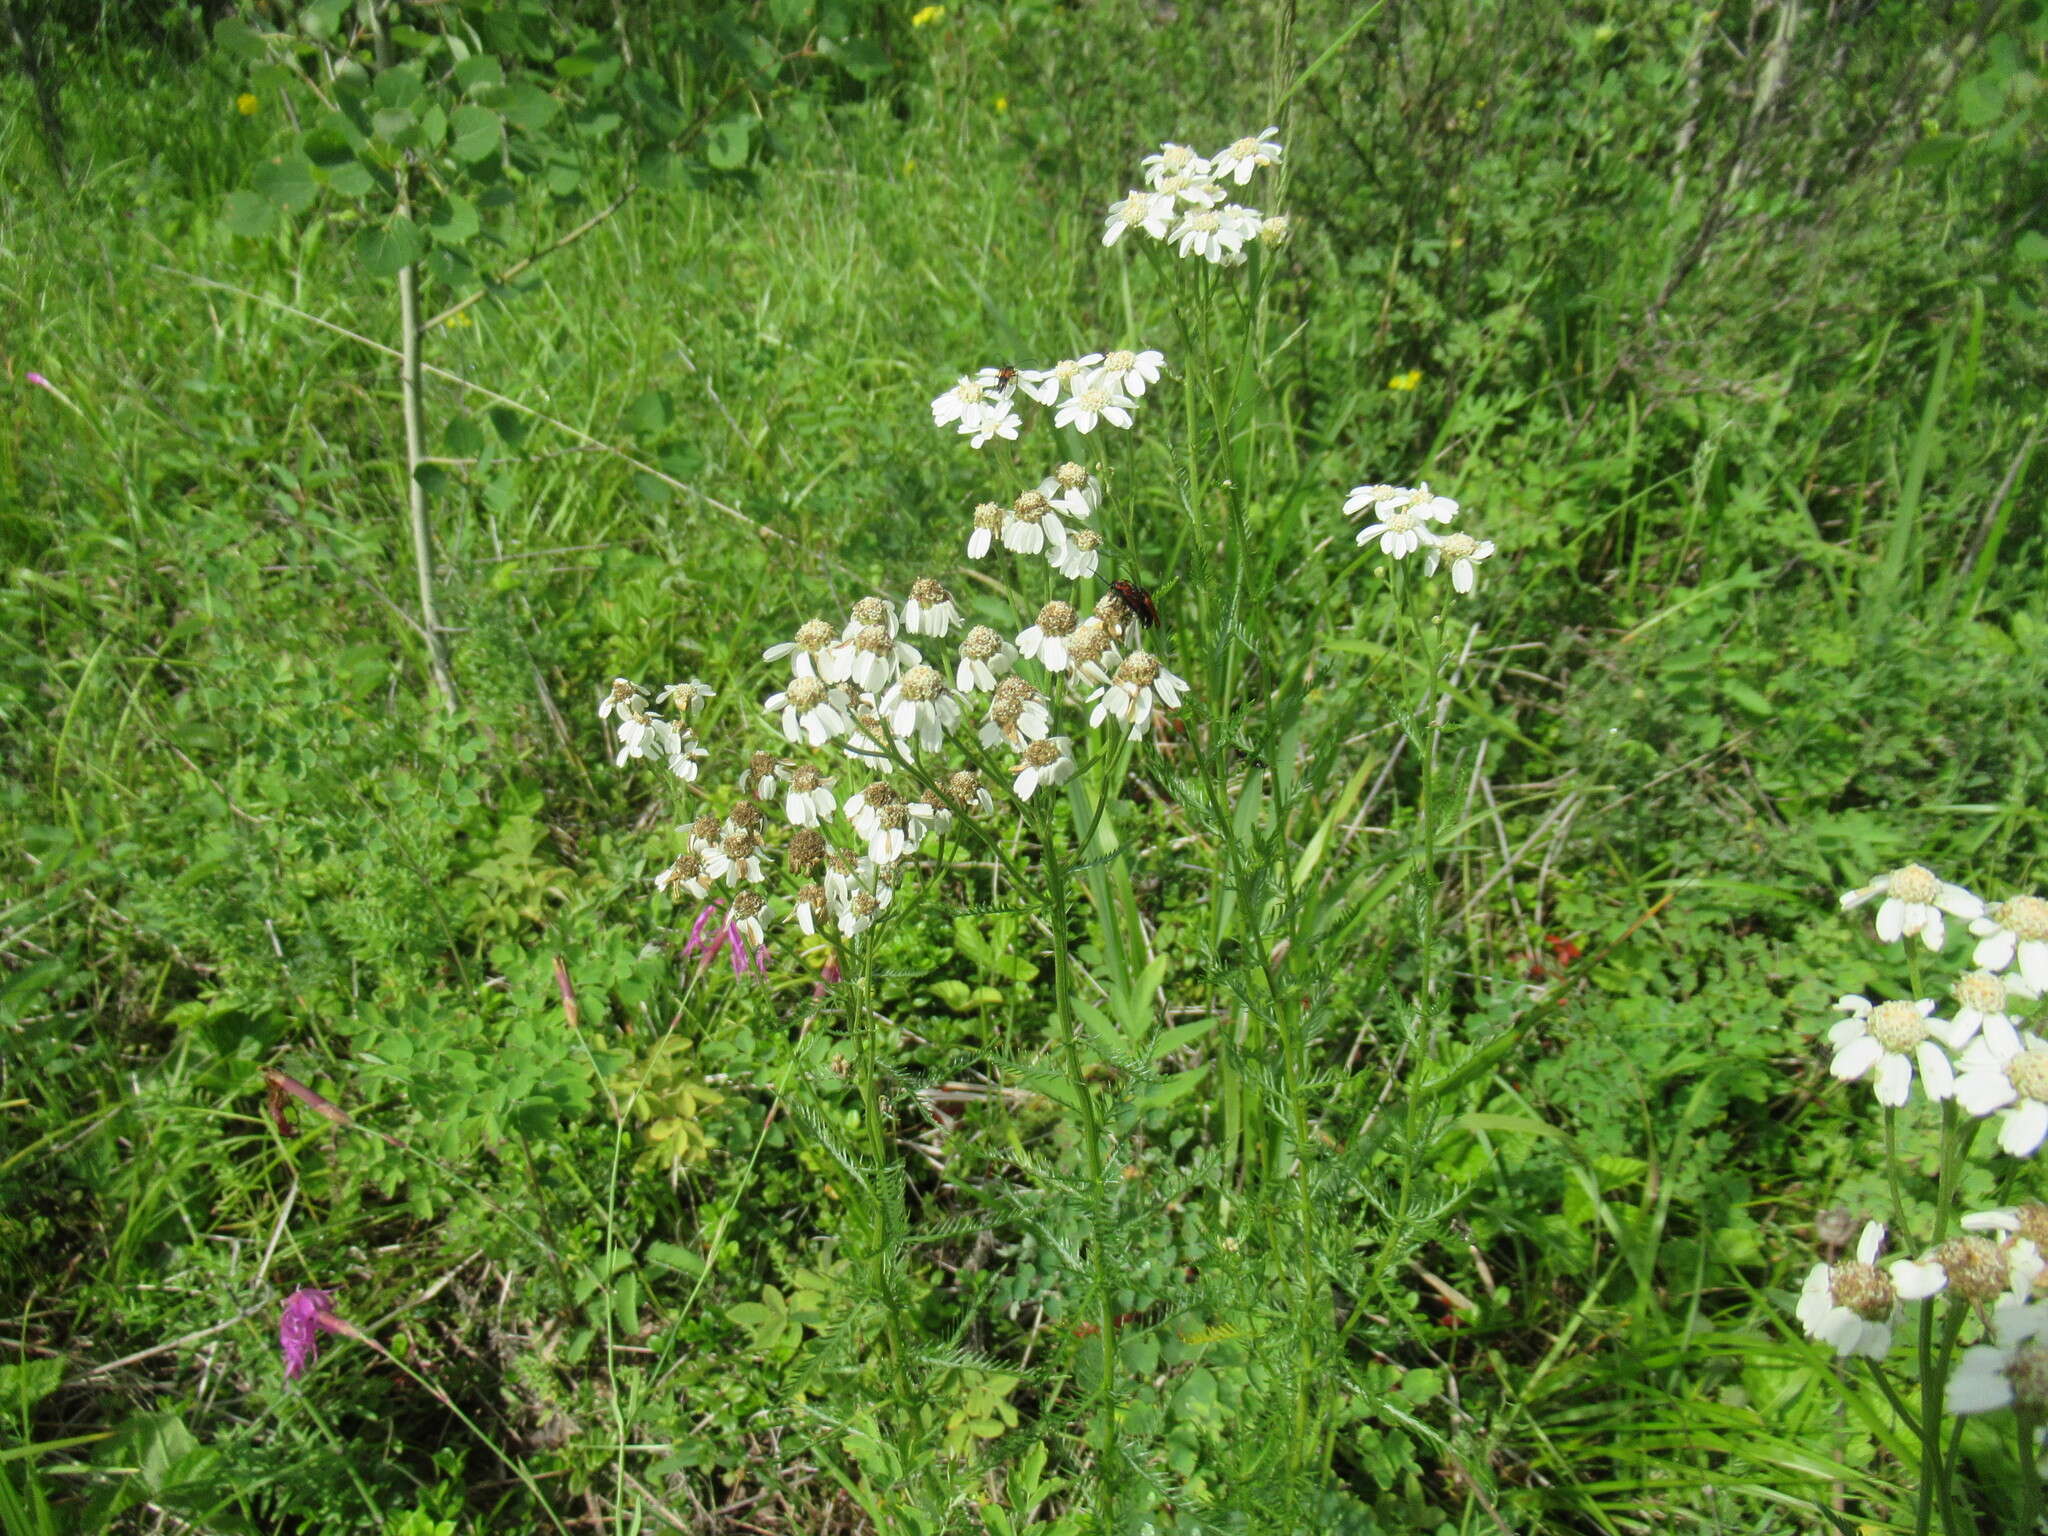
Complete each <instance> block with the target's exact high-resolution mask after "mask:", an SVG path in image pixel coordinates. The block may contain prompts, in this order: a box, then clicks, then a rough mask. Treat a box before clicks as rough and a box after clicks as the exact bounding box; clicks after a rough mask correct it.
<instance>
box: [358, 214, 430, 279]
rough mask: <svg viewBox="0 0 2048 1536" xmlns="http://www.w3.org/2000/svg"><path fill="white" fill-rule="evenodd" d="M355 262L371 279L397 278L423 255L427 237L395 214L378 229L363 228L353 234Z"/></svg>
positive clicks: (401, 215) (415, 225) (410, 221)
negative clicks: (359, 263) (357, 262)
mask: <svg viewBox="0 0 2048 1536" xmlns="http://www.w3.org/2000/svg"><path fill="white" fill-rule="evenodd" d="M355 247H356V259H357V260H359V261H360V262H362V264H363V270H364V271H366V272H368V273H369V274H370V275H371V276H372V277H396V276H398V274H399V273H400V272H402V271H404V270H405V269H406V268H407V267H409V266H411V265H412V264H413V263H414V262H416V261H418V260H419V259H420V257H421V256H423V255H425V254H426V249H427V237H426V236H425V235H423V234H421V233H420V227H419V226H418V225H417V224H415V223H413V221H412V220H411V219H408V218H407V217H405V215H404V214H398V215H396V216H395V217H393V219H392V220H391V222H390V223H389V224H386V225H384V226H383V227H382V228H381V229H365V230H362V231H360V232H358V234H357V235H356V239H355Z"/></svg>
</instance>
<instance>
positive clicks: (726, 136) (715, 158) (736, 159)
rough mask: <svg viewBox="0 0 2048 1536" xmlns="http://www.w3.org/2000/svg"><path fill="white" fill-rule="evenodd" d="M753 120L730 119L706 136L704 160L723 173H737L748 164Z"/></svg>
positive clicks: (716, 126) (742, 118)
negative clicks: (748, 145) (748, 149)
mask: <svg viewBox="0 0 2048 1536" xmlns="http://www.w3.org/2000/svg"><path fill="white" fill-rule="evenodd" d="M753 126H754V123H753V119H752V118H748V117H729V118H727V119H726V120H725V121H724V122H722V123H718V124H716V125H715V126H714V127H713V128H712V129H711V131H710V132H709V133H707V134H705V135H704V158H705V159H706V160H707V161H709V162H710V163H711V165H712V167H713V168H714V169H716V170H721V171H736V170H738V169H739V168H740V167H741V166H743V165H745V164H746V163H747V144H748V141H749V139H750V138H751V137H752V134H753Z"/></svg>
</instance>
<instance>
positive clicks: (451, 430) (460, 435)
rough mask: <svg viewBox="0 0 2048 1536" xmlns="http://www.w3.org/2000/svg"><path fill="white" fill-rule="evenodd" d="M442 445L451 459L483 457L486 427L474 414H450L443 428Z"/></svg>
mask: <svg viewBox="0 0 2048 1536" xmlns="http://www.w3.org/2000/svg"><path fill="white" fill-rule="evenodd" d="M441 447H442V450H443V451H444V452H445V453H446V454H447V455H448V456H449V457H450V458H451V459H477V458H482V457H483V451H484V448H485V439H484V429H483V428H482V427H480V426H478V425H477V424H476V418H475V417H474V416H464V415H455V416H450V417H449V418H448V424H447V425H446V426H444V427H443V428H442V429H441Z"/></svg>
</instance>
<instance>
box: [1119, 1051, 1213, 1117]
mask: <svg viewBox="0 0 2048 1536" xmlns="http://www.w3.org/2000/svg"><path fill="white" fill-rule="evenodd" d="M1208 1075H1209V1064H1208V1063H1207V1062H1203V1063H1202V1065H1200V1066H1199V1067H1191V1068H1189V1069H1188V1070H1187V1071H1185V1072H1176V1073H1174V1074H1173V1076H1171V1077H1163V1078H1161V1079H1160V1080H1159V1081H1158V1082H1157V1083H1155V1084H1153V1085H1152V1086H1151V1087H1150V1088H1147V1089H1146V1090H1145V1091H1144V1092H1143V1093H1141V1094H1139V1095H1138V1097H1137V1100H1136V1102H1137V1106H1138V1108H1139V1109H1141V1110H1147V1109H1164V1108H1166V1107H1167V1105H1169V1104H1178V1103H1179V1102H1180V1101H1181V1100H1182V1099H1184V1098H1186V1097H1187V1096H1188V1095H1189V1094H1191V1093H1193V1092H1194V1091H1195V1090H1196V1089H1197V1088H1199V1087H1201V1086H1202V1080H1203V1079H1204V1078H1206V1077H1207V1076H1208Z"/></svg>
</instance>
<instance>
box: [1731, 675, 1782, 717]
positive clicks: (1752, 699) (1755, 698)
mask: <svg viewBox="0 0 2048 1536" xmlns="http://www.w3.org/2000/svg"><path fill="white" fill-rule="evenodd" d="M1721 691H1722V692H1723V693H1725V694H1727V695H1728V697H1729V699H1730V700H1732V701H1733V702H1734V704H1735V707H1736V708H1738V709H1741V710H1744V711H1746V712H1747V713H1749V714H1752V715H1755V716H1756V717H1757V718H1758V719H1759V720H1768V719H1769V718H1770V717H1771V716H1773V715H1775V714H1776V713H1777V712H1778V711H1777V709H1776V708H1775V707H1774V706H1773V705H1772V703H1771V701H1770V700H1769V699H1767V698H1765V697H1764V696H1763V695H1762V694H1760V693H1758V692H1757V691H1756V690H1755V689H1754V688H1752V687H1750V686H1749V684H1747V683H1738V682H1736V681H1734V680H1733V679H1732V678H1723V679H1722V680H1721Z"/></svg>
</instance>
